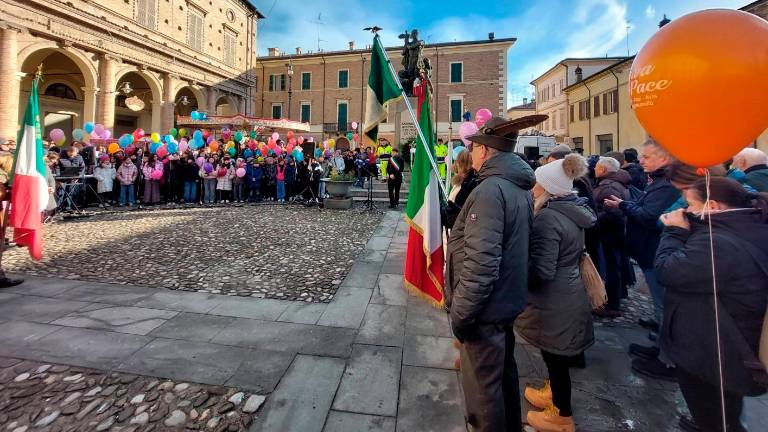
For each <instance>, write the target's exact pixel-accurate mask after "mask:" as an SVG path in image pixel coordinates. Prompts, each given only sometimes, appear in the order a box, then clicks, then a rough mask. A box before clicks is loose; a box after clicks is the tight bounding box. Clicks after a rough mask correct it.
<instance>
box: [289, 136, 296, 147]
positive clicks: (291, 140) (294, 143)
mask: <svg viewBox="0 0 768 432" xmlns="http://www.w3.org/2000/svg"><path fill="white" fill-rule="evenodd" d="M288 144H289V145H292V146H295V145H296V138H291V139H289V140H288Z"/></svg>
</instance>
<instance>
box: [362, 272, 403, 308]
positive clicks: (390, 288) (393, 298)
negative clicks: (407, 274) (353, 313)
mask: <svg viewBox="0 0 768 432" xmlns="http://www.w3.org/2000/svg"><path fill="white" fill-rule="evenodd" d="M371 303H378V304H386V305H395V306H405V305H406V304H408V291H406V289H405V287H404V286H403V276H402V275H396V274H385V273H382V274H380V275H379V280H378V281H377V283H376V288H374V290H373V298H372V299H371Z"/></svg>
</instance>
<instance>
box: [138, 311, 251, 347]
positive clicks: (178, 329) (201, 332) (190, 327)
mask: <svg viewBox="0 0 768 432" xmlns="http://www.w3.org/2000/svg"><path fill="white" fill-rule="evenodd" d="M235 319H236V318H234V317H224V316H218V315H203V314H196V313H189V312H180V313H179V314H178V315H176V316H174V317H173V318H171V319H169V320H168V321H166V322H165V323H164V324H163V325H161V326H159V327H157V328H156V329H154V330H152V332H151V333H150V335H152V336H157V337H164V338H168V339H184V340H189V341H197V342H209V341H210V340H211V339H213V338H214V336H216V335H217V334H219V332H220V331H222V330H224V329H225V328H227V327H228V326H230V325H232V323H233V322H234V321H235Z"/></svg>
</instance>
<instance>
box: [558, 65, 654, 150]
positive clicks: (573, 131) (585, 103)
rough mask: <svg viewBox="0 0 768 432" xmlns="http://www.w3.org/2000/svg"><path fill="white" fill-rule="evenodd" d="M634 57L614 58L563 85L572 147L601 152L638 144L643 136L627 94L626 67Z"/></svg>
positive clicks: (627, 69)
mask: <svg viewBox="0 0 768 432" xmlns="http://www.w3.org/2000/svg"><path fill="white" fill-rule="evenodd" d="M633 59H634V57H630V58H627V59H625V60H621V61H618V62H616V63H614V64H612V65H610V66H608V67H606V68H604V69H603V70H601V71H597V72H596V73H594V74H592V76H590V77H588V78H585V79H583V80H581V81H579V82H576V83H574V84H572V85H570V86H568V87H566V88H565V94H566V97H567V99H568V133H569V136H570V140H571V145H572V146H573V148H577V149H583V152H584V154H604V153H606V152H609V151H620V150H624V149H626V148H630V147H634V148H639V147H640V146H641V145H642V144H643V142H645V140H646V138H647V136H648V135H647V133H646V132H645V129H643V127H642V126H641V125H640V122H639V121H638V120H637V117H635V112H634V111H633V110H632V103H631V99H630V97H629V88H628V87H627V84H628V82H629V71H630V68H631V67H632V60H633Z"/></svg>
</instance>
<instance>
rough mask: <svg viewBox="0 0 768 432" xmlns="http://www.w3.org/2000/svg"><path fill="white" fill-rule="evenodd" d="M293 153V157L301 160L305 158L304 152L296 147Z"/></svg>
mask: <svg viewBox="0 0 768 432" xmlns="http://www.w3.org/2000/svg"><path fill="white" fill-rule="evenodd" d="M291 155H293V157H294V158H296V160H297V161H299V162H302V161H303V160H304V153H302V152H300V151H299V149H294V150H293V152H292V153H291Z"/></svg>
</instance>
